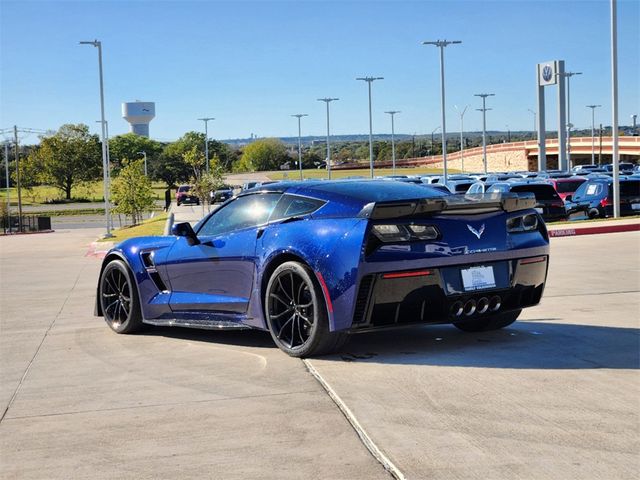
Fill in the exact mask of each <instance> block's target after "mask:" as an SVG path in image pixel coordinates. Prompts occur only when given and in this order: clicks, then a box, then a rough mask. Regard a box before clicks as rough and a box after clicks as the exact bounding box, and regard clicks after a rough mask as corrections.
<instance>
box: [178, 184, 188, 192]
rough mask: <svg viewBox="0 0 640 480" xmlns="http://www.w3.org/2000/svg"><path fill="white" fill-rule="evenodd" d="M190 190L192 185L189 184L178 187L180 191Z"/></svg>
mask: <svg viewBox="0 0 640 480" xmlns="http://www.w3.org/2000/svg"><path fill="white" fill-rule="evenodd" d="M189 190H191V187H190V186H189V185H183V186H181V187H178V192H188V191H189Z"/></svg>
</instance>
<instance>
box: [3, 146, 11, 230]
mask: <svg viewBox="0 0 640 480" xmlns="http://www.w3.org/2000/svg"><path fill="white" fill-rule="evenodd" d="M4 178H5V181H6V184H7V232H11V201H10V198H9V141H5V142H4Z"/></svg>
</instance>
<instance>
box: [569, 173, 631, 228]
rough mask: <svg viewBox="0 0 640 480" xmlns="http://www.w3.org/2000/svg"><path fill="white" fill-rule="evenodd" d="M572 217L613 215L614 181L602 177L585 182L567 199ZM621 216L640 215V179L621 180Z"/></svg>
mask: <svg viewBox="0 0 640 480" xmlns="http://www.w3.org/2000/svg"><path fill="white" fill-rule="evenodd" d="M567 213H568V214H569V215H570V216H572V217H573V216H576V215H580V214H584V215H586V216H588V217H589V218H604V217H610V216H612V215H613V179H611V178H609V177H600V178H593V179H589V180H587V181H586V182H584V183H583V184H582V185H580V187H578V189H577V190H576V192H575V193H574V194H573V195H572V196H569V197H567ZM620 215H640V179H636V178H623V179H620Z"/></svg>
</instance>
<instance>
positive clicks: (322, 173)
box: [264, 167, 460, 180]
mask: <svg viewBox="0 0 640 480" xmlns="http://www.w3.org/2000/svg"><path fill="white" fill-rule="evenodd" d="M373 173H374V175H376V176H383V175H393V169H391V168H376V169H375V170H374V172H373ZM449 173H450V174H454V173H460V171H459V170H456V169H451V168H450V169H449ZM264 174H265V175H267V176H268V177H269V178H270V179H271V180H283V179H289V180H298V179H299V178H300V173H299V171H298V170H283V171H274V172H264ZM395 174H396V175H442V169H441V168H426V167H415V168H396V172H395ZM302 176H303V177H304V178H327V171H326V170H324V169H315V168H314V169H306V170H302ZM353 176H363V177H366V178H369V169H368V168H362V169H359V170H331V178H332V179H338V178H344V177H353Z"/></svg>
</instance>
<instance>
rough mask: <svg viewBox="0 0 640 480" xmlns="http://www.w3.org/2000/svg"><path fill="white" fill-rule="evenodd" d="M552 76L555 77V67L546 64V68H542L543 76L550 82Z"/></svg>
mask: <svg viewBox="0 0 640 480" xmlns="http://www.w3.org/2000/svg"><path fill="white" fill-rule="evenodd" d="M552 77H553V69H552V68H551V66H550V65H545V66H544V68H543V69H542V78H543V79H544V81H545V82H548V81H550V80H551V78H552Z"/></svg>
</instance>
